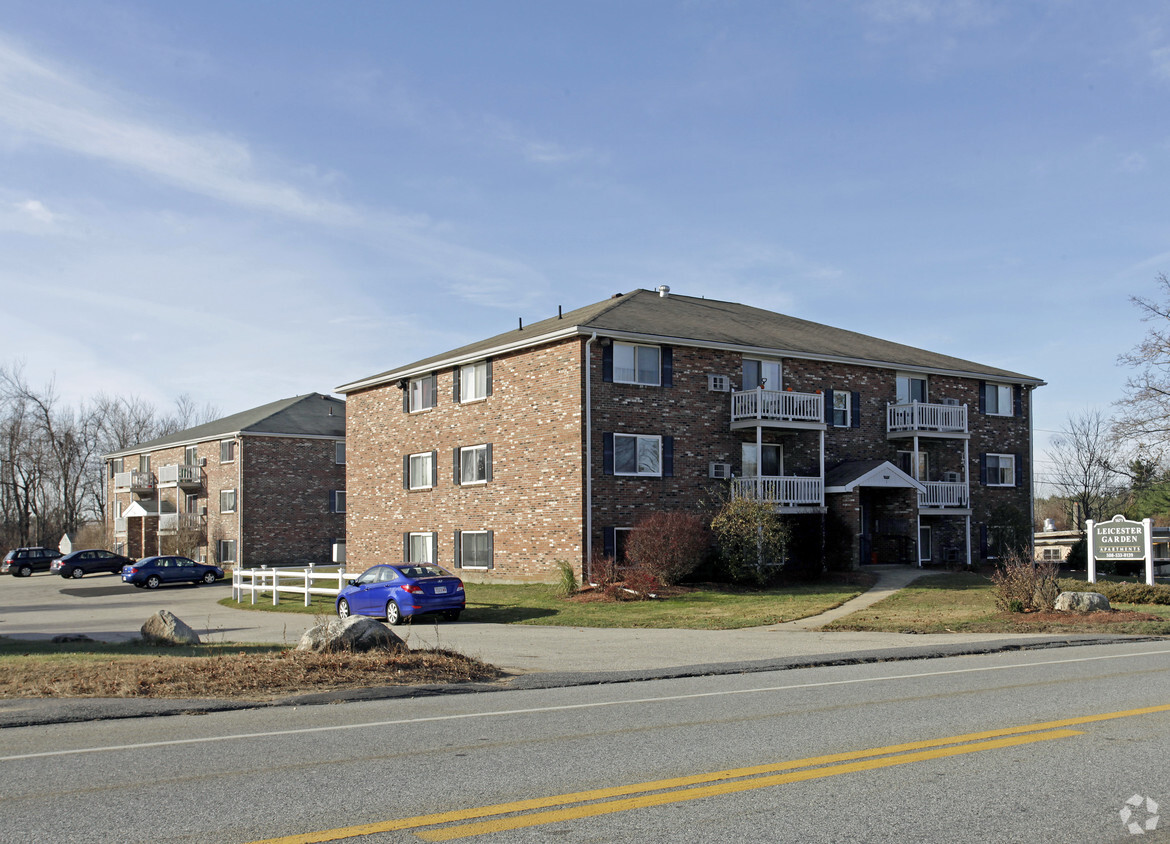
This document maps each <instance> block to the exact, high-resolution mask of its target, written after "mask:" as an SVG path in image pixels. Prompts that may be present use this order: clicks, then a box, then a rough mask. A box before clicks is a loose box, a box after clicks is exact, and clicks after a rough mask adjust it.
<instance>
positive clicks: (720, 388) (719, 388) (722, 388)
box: [707, 373, 731, 393]
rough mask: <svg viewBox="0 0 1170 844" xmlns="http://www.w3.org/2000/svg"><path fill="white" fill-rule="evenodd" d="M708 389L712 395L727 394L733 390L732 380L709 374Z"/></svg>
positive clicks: (724, 376)
mask: <svg viewBox="0 0 1170 844" xmlns="http://www.w3.org/2000/svg"><path fill="white" fill-rule="evenodd" d="M707 389H708V390H710V391H711V392H712V393H726V392H727V391H728V390H730V389H731V379H730V378H728V377H727V376H726V375H713V374H711V373H708V374H707Z"/></svg>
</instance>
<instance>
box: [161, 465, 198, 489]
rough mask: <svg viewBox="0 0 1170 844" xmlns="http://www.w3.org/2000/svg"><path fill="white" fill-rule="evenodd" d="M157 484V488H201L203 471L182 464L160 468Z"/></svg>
mask: <svg viewBox="0 0 1170 844" xmlns="http://www.w3.org/2000/svg"><path fill="white" fill-rule="evenodd" d="M158 483H159V486H175V485H178V486H202V485H203V469H201V468H200V467H199V466H188V465H186V464H183V463H176V464H172V465H170V466H160V467H159V470H158Z"/></svg>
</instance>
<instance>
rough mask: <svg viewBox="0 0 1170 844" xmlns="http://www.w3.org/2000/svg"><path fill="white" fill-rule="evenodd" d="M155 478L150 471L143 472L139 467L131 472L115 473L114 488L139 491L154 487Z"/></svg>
mask: <svg viewBox="0 0 1170 844" xmlns="http://www.w3.org/2000/svg"><path fill="white" fill-rule="evenodd" d="M154 487H155V479H154V475H152V474H151V473H150V472H143V471H141V470H139V469H134V470H132V471H129V472H117V473H115V474H114V489H115V490H119V491H125V490H130V491H132V492H133V491H139V490H147V489H154Z"/></svg>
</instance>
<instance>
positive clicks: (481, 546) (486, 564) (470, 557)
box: [459, 530, 492, 569]
mask: <svg viewBox="0 0 1170 844" xmlns="http://www.w3.org/2000/svg"><path fill="white" fill-rule="evenodd" d="M459 565H460V567H461V568H465V569H488V568H491V567H492V536H491V532H490V531H486V530H464V531H460V532H459Z"/></svg>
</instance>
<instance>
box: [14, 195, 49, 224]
mask: <svg viewBox="0 0 1170 844" xmlns="http://www.w3.org/2000/svg"><path fill="white" fill-rule="evenodd" d="M16 207H17V209H18V210H20V211H22V212H24V213H25V214H26V215H27V216H29V217H31V218H32V219H34V220H36V221H37V222H38V223H54V222H56V220H57V215H56V214H54V213H53V212H52V211H50V210H49V209H48V208H46V207H45V204H44V203H43V202H41V201H40V200H38V199H29V200H25V201H24V202H21V203H18V204H17V206H16Z"/></svg>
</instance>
